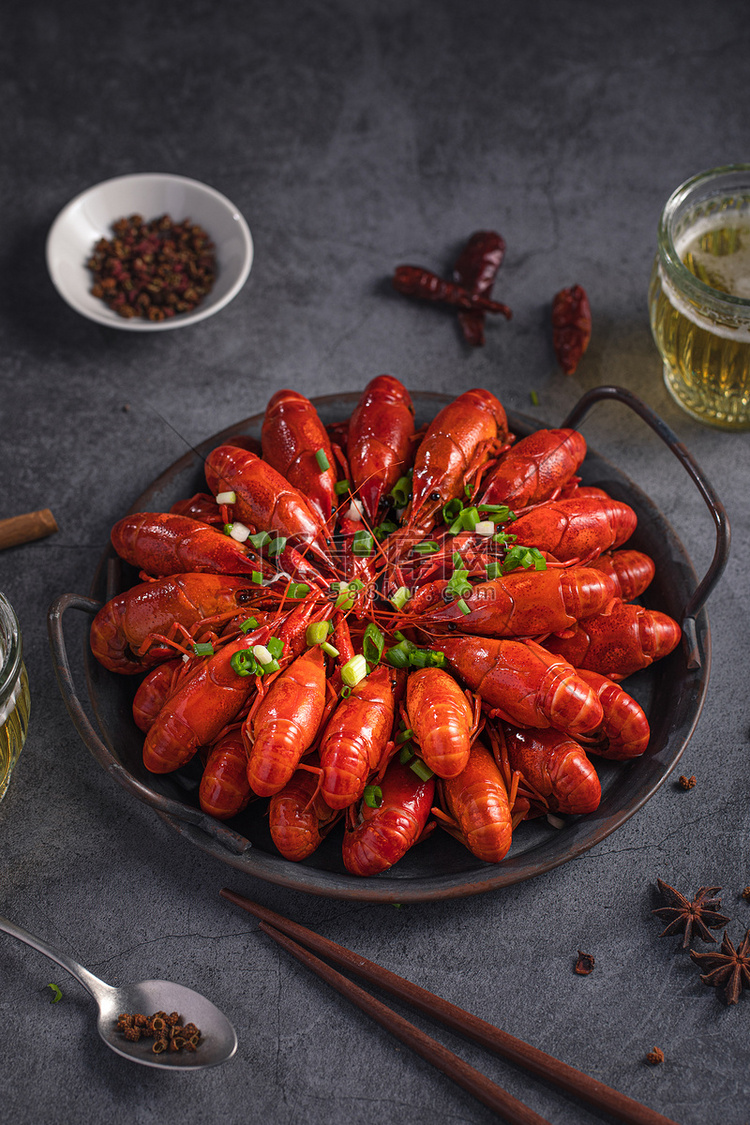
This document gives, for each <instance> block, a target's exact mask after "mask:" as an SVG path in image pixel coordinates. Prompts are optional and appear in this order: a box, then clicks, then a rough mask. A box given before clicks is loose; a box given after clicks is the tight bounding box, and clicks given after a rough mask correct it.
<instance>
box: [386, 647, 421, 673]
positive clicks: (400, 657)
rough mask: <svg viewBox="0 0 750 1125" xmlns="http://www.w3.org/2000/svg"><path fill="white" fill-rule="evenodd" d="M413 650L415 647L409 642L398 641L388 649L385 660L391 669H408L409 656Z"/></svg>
mask: <svg viewBox="0 0 750 1125" xmlns="http://www.w3.org/2000/svg"><path fill="white" fill-rule="evenodd" d="M414 648H415V646H414V645H413V644H412V642H411V641H399V642H398V644H397V645H393V647H392V648H389V649H388V651H387V652H386V654H385V659H386V660H387V661H388V663H389V664H390V665H391V667H393V668H408V667H409V655H410V653H411V652H412V651H413V650H414Z"/></svg>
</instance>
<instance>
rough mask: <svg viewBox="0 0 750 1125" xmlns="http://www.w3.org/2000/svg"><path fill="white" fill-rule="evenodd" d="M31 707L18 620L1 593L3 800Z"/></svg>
mask: <svg viewBox="0 0 750 1125" xmlns="http://www.w3.org/2000/svg"><path fill="white" fill-rule="evenodd" d="M30 708H31V699H30V696H29V680H28V676H27V675H26V667H25V665H24V662H23V645H22V641H21V631H20V629H19V627H18V619H17V618H16V615H15V613H14V612H13V607H12V606H11V604H10V602H9V601H8V599H7V598H6V597H5V596H4V595H3V594H0V801H1V800H2V799H3V797H4V796H5V794H6V792H7V789H8V783H9V781H10V775H11V774H12V772H13V768H14V766H15V764H16V762H17V761H18V756H19V754H20V753H21V750H22V748H23V744H24V742H25V740H26V730H27V728H28V725H29V710H30Z"/></svg>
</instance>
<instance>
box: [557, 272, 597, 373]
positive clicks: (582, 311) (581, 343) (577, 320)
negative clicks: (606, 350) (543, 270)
mask: <svg viewBox="0 0 750 1125" xmlns="http://www.w3.org/2000/svg"><path fill="white" fill-rule="evenodd" d="M590 339H591V307H590V305H589V299H588V296H587V295H586V290H585V289H584V288H583V287H582V286H581V285H571V286H570V288H569V289H561V290H560V292H559V293H556V294H555V296H554V298H553V300H552V346H553V347H554V349H555V355H556V356H557V361H558V363H559V364H560V367H561V368H562V369H563V371H564V372H565V374H566V375H572V374H573V373H574V372H575V370H576V368H577V367H578V364H579V363H580V361H581V357H582V356H583V353H584V352H585V351H586V348H587V347H588V346H589V340H590Z"/></svg>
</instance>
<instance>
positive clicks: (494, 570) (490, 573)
mask: <svg viewBox="0 0 750 1125" xmlns="http://www.w3.org/2000/svg"><path fill="white" fill-rule="evenodd" d="M484 569H485V570H486V571H487V577H488V578H489V579H492V578H499V577H500V575H501V573H502V571H501V570H500V567H499V565H498V564H497V563H496V562H491V563H487V565H486V566H485V568H484Z"/></svg>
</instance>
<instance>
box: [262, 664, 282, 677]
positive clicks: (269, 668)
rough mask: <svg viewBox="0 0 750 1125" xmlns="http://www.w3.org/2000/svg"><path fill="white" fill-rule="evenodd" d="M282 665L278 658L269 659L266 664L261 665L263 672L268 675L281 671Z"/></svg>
mask: <svg viewBox="0 0 750 1125" xmlns="http://www.w3.org/2000/svg"><path fill="white" fill-rule="evenodd" d="M280 671H281V665H280V664H279V662H278V660H267V661H266V663H265V664H262V665H261V672H262V673H263V675H264V676H267V675H268V674H269V673H270V672H280Z"/></svg>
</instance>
